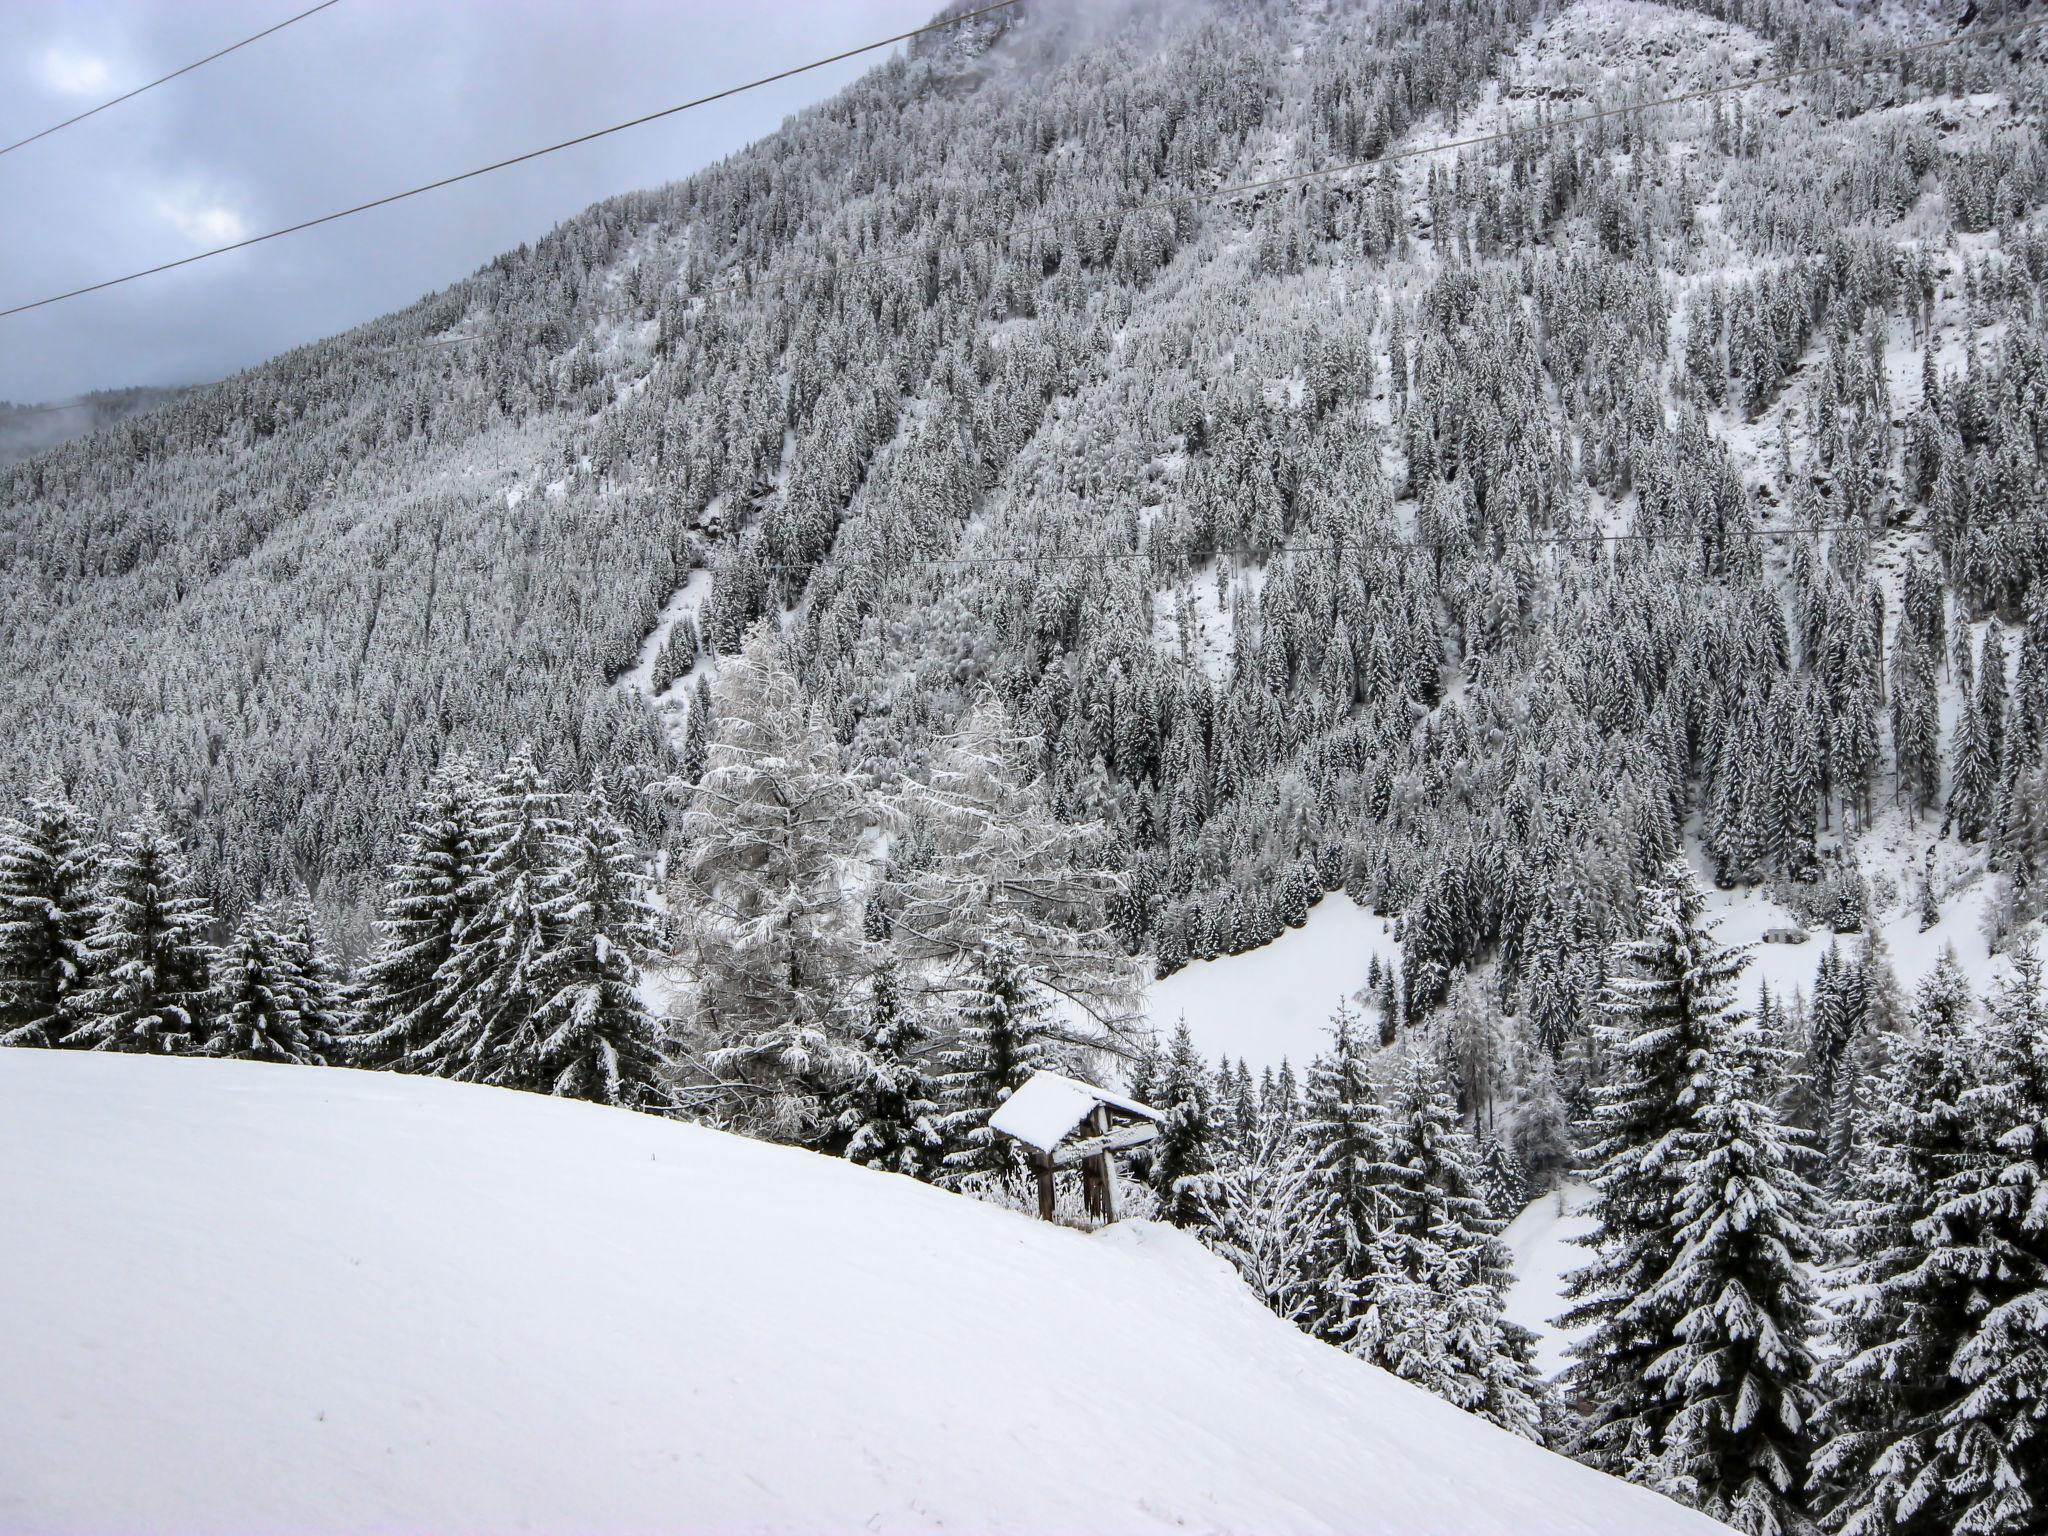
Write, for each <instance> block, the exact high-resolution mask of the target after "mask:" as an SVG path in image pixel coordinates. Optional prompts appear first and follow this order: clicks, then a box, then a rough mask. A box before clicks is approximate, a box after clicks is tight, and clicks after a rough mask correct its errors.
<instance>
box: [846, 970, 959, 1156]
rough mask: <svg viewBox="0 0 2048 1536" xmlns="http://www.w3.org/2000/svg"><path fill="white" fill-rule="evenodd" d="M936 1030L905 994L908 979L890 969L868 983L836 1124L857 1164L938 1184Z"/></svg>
mask: <svg viewBox="0 0 2048 1536" xmlns="http://www.w3.org/2000/svg"><path fill="white" fill-rule="evenodd" d="M930 1041H931V1030H930V1027H929V1026H928V1025H927V1024H926V1023H925V1022H924V1019H923V1018H922V1016H921V1015H920V1013H919V1011H918V1010H917V1008H916V1007H915V1005H914V1004H913V1002H912V1000H911V999H910V998H908V997H906V996H905V995H904V988H903V978H902V974H901V972H900V971H899V969H898V968H897V967H896V966H894V965H884V966H883V967H881V968H880V969H879V970H877V971H876V972H875V974H874V976H873V977H872V978H871V979H870V981H869V983H868V994H867V998H866V1000H865V1003H864V1005H863V1006H862V1008H861V1011H860V1022H859V1024H858V1025H857V1026H856V1027H855V1029H854V1033H853V1046H854V1049H853V1051H852V1052H851V1053H850V1062H849V1066H848V1069H847V1071H846V1074H845V1076H844V1077H843V1078H842V1080H841V1081H840V1083H839V1085H838V1086H837V1088H836V1089H834V1091H833V1094H832V1099H831V1105H830V1110H829V1115H828V1119H829V1122H830V1124H831V1127H832V1129H833V1132H834V1133H835V1134H836V1136H837V1137H838V1138H839V1139H840V1141H841V1143H842V1145H843V1147H844V1150H845V1156H846V1158H847V1160H848V1161H849V1162H855V1163H862V1164H865V1165H866V1166H867V1167H870V1168H880V1169H882V1170H883V1171H884V1172H887V1173H901V1174H907V1175H908V1176H909V1177H911V1178H913V1179H930V1178H931V1177H932V1176H933V1175H934V1174H935V1173H936V1172H937V1170H938V1165H939V1157H940V1154H941V1152H942V1150H943V1149H944V1145H945V1142H944V1138H943V1137H942V1136H941V1135H940V1134H939V1119H940V1111H939V1101H938V1096H937V1095H938V1089H937V1088H936V1086H935V1085H934V1084H933V1082H932V1079H931V1076H930V1074H929V1073H928V1072H927V1070H926V1068H925V1064H924V1063H925V1057H926V1055H927V1053H928V1050H929V1045H930Z"/></svg>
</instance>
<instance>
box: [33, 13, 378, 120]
mask: <svg viewBox="0 0 2048 1536" xmlns="http://www.w3.org/2000/svg"><path fill="white" fill-rule="evenodd" d="M340 3H341V0H320V3H319V4H318V5H316V6H313V7H311V8H310V9H307V10H303V11H301V12H299V14H298V15H296V16H287V17H286V18H285V19H284V20H283V21H280V22H279V23H278V24H277V25H276V26H274V27H265V28H264V29H263V30H262V31H261V32H257V33H254V34H252V35H251V36H248V37H245V38H243V39H242V40H241V41H240V42H239V43H229V44H228V45H227V47H225V48H220V49H216V50H215V51H214V52H212V53H209V54H208V55H207V56H206V57H205V58H203V59H194V60H193V61H192V62H191V63H190V64H187V65H185V66H184V68H182V69H174V70H172V71H171V72H170V73H169V74H168V75H159V76H157V77H156V79H154V80H152V81H150V82H149V84H147V85H138V86H136V87H135V89H134V90H132V91H123V92H122V93H121V94H120V95H119V96H116V97H115V98H114V99H113V100H111V101H103V102H101V103H100V104H99V105H98V106H96V107H92V108H89V109H88V110H86V111H84V112H81V113H79V114H78V115H77V116H76V117H67V118H65V119H64V121H63V122H61V123H52V124H51V125H50V126H49V127H47V128H45V129H43V130H42V132H40V133H32V134H30V135H29V136H28V137H27V138H25V139H16V140H15V141H14V142H13V143H12V144H8V145H6V146H4V147H0V155H11V154H13V153H14V151H16V150H17V149H20V148H22V147H23V146H24V145H27V144H33V143H35V142H36V141H37V140H38V139H47V138H48V137H49V136H50V135H51V134H53V133H57V132H59V131H61V130H63V129H65V128H69V127H70V126H71V125H72V124H73V123H82V122H84V121H85V120H86V119H87V118H88V117H97V116H98V115H99V114H100V113H102V112H104V111H106V110H107V108H109V107H118V106H119V105H121V103H122V102H124V101H133V100H134V99H135V98H136V97H138V96H140V95H141V94H142V93H143V92H144V91H153V90H155V89H156V88H157V87H158V86H160V85H168V84H169V83H170V82H171V81H173V80H175V79H177V78H178V77H179V76H180V75H189V74H191V73H192V71H193V70H195V69H199V68H202V67H204V66H205V65H208V64H211V63H212V62H213V61H214V60H215V59H224V58H226V57H227V56H228V55H229V54H231V53H233V52H234V51H235V50H236V49H238V48H246V47H248V46H249V45H250V44H251V43H260V42H262V41H263V39H264V38H266V37H269V36H270V35H271V34H272V33H273V32H282V31H283V30H284V29H285V28H286V27H289V26H291V25H292V24H293V23H294V22H300V21H304V20H305V19H306V18H307V17H308V16H313V15H317V14H318V13H319V12H321V11H324V10H326V9H327V8H328V7H329V6H330V5H339V4H340Z"/></svg>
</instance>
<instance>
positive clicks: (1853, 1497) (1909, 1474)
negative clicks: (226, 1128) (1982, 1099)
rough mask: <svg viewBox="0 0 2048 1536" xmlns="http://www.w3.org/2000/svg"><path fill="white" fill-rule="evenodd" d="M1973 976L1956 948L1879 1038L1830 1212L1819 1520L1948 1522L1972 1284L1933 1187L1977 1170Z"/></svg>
mask: <svg viewBox="0 0 2048 1536" xmlns="http://www.w3.org/2000/svg"><path fill="white" fill-rule="evenodd" d="M1971 1009H1972V1004H1971V1000H1970V992H1969V985H1968V983H1967V982H1966V981H1965V980H1964V978H1963V974H1962V970H1961V967H1959V966H1958V965H1957V964H1956V961H1955V956H1954V955H1953V954H1952V953H1944V954H1943V955H1942V957H1941V959H1940V960H1939V961H1938V962H1937V963H1936V966H1935V969H1934V971H1933V972H1932V974H1930V975H1929V976H1928V978H1927V980H1926V981H1924V982H1922V983H1921V986H1920V990H1919V994H1918V997H1917V999H1916V1001H1915V1006H1914V1010H1913V1020H1912V1026H1911V1028H1910V1030H1909V1031H1908V1032H1907V1033H1906V1034H1905V1035H1904V1036H1902V1037H1894V1038H1892V1039H1888V1040H1886V1041H1884V1042H1883V1043H1882V1046H1881V1050H1882V1054H1881V1057H1880V1060H1879V1063H1878V1069H1877V1071H1876V1072H1875V1073H1874V1074H1873V1077H1872V1080H1871V1084H1870V1091H1871V1094H1872V1096H1873V1098H1874V1100H1875V1102H1874V1104H1873V1105H1872V1106H1871V1107H1870V1109H1869V1111H1868V1113H1867V1115H1866V1124H1867V1125H1868V1127H1869V1133H1870V1134H1869V1143H1868V1145H1866V1146H1865V1147H1864V1149H1863V1167H1862V1169H1861V1172H1860V1176H1859V1178H1858V1180H1857V1182H1856V1185H1855V1187H1854V1189H1853V1191H1852V1193H1851V1196H1850V1198H1848V1199H1847V1200H1845V1201H1844V1202H1843V1203H1842V1205H1841V1206H1840V1207H1839V1208H1838V1210H1837V1213H1836V1218H1835V1226H1836V1239H1835V1242H1836V1246H1837V1247H1838V1248H1840V1249H1842V1250H1843V1251H1844V1252H1845V1253H1846V1254H1847V1256H1848V1260H1849V1262H1848V1263H1847V1264H1846V1265H1844V1266H1843V1267H1842V1268H1841V1269H1840V1270H1839V1271H1838V1272H1837V1273H1836V1274H1835V1275H1834V1276H1833V1277H1832V1281H1831V1283H1832V1286H1833V1289H1834V1292H1835V1297H1834V1314H1835V1322H1834V1326H1833V1330H1832V1331H1833V1335H1834V1343H1835V1352H1834V1357H1833V1364H1832V1367H1831V1369H1830V1372H1829V1379H1828V1384H1827V1385H1828V1390H1827V1392H1826V1393H1825V1394H1824V1397H1823V1402H1822V1406H1821V1410H1820V1413H1819V1416H1818V1420H1817V1426H1816V1427H1817V1430H1818V1433H1819V1434H1820V1436H1821V1443H1820V1447H1819V1449H1818V1450H1817V1451H1816V1453H1815V1455H1814V1458H1813V1475H1812V1481H1813V1484H1814V1489H1815V1493H1816V1497H1817V1500H1818V1502H1819V1503H1820V1504H1821V1505H1822V1507H1823V1509H1824V1510H1825V1513H1826V1517H1827V1524H1828V1527H1829V1529H1831V1530H1837V1531H1843V1532H1855V1533H1858V1536H1935V1533H1945V1532H1948V1531H1952V1530H1954V1529H1955V1528H1956V1520H1957V1515H1958V1505H1957V1503H1956V1502H1955V1500H1954V1499H1953V1498H1952V1496H1951V1495H1950V1493H1949V1491H1948V1490H1949V1481H1950V1477H1951V1475H1952V1471H1953V1469H1952V1467H1951V1466H1950V1465H1949V1464H1948V1462H1947V1460H1946V1457H1945V1456H1944V1454H1943V1451H1942V1449H1941V1447H1940V1446H1939V1445H1938V1444H1937V1436H1938V1435H1939V1433H1940V1429H1941V1418H1942V1415H1943V1413H1944V1412H1945V1411H1946V1409H1947V1408H1948V1406H1949V1405H1950V1404H1951V1403H1953V1402H1954V1401H1955V1399H1956V1397H1957V1396H1958V1388H1957V1386H1956V1384H1955V1381H1954V1378H1953V1376H1952V1375H1951V1363H1952V1361H1953V1359H1954V1356H1955V1353H1956V1350H1957V1348H1958V1347H1959V1346H1960V1345H1961V1344H1962V1342H1963V1339H1964V1337H1965V1335H1966V1333H1967V1331H1968V1329H1969V1327H1970V1319H1971V1316H1972V1314H1973V1311H1974V1309H1975V1302H1974V1286H1973V1283H1972V1280H1971V1277H1970V1275H1969V1273H1968V1269H1967V1266H1966V1265H1965V1264H1963V1263H1960V1262H1958V1261H1957V1259H1956V1255H1955V1250H1956V1249H1957V1248H1958V1247H1959V1246H1962V1245H1964V1244H1966V1243H1967V1242H1968V1240H1969V1234H1968V1231H1967V1229H1965V1228H1963V1227H1960V1226H1957V1225H1954V1224H1952V1223H1951V1222H1950V1221H1948V1220H1947V1219H1945V1218H1943V1217H1941V1216H1940V1215H1939V1214H1938V1212H1939V1207H1940V1204H1941V1194H1940V1191H1941V1189H1942V1187H1943V1186H1944V1184H1946V1183H1947V1181H1949V1180H1950V1179H1952V1178H1954V1177H1955V1176H1956V1175H1957V1174H1958V1173H1960V1172H1962V1171H1964V1170H1966V1169H1970V1170H1976V1171H1980V1172H1981V1171H1983V1170H1986V1169H1987V1168H1988V1166H1989V1159H1988V1158H1987V1157H1986V1156H1985V1155H1984V1153H1983V1151H1982V1149H1981V1148H1979V1147H1978V1146H1976V1145H1975V1144H1974V1140H1973V1136H1972V1125H1971V1119H1970V1109H1969V1106H1968V1105H1967V1103H1966V1102H1965V1100H1966V1096H1967V1095H1968V1094H1969V1092H1970V1090H1971V1088H1972V1085H1973V1083H1974V1081H1975V1077H1974V1068H1975V1063H1976V1059H1977V1054H1978V1053H1977V1049H1976V1041H1975V1030H1974V1029H1973V1027H1972V1020H1971Z"/></svg>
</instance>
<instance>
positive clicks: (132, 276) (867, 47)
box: [0, 0, 1022, 320]
mask: <svg viewBox="0 0 2048 1536" xmlns="http://www.w3.org/2000/svg"><path fill="white" fill-rule="evenodd" d="M329 3H330V4H331V3H333V0H329ZM1021 3H1022V0H994V3H993V4H991V5H984V6H982V7H980V8H979V9H978V10H972V11H968V12H965V13H964V14H962V15H959V16H949V17H947V18H946V19H945V20H943V21H934V22H928V23H927V24H925V25H924V26H921V27H913V28H912V29H911V30H910V31H908V32H899V33H897V34H896V35H895V36H894V37H885V38H882V39H880V40H879V41H876V42H872V43H862V44H861V45H860V46H859V47H858V48H848V49H845V50H844V51H842V52H839V53H835V54H830V55H828V56H827V57H825V58H822V59H813V60H811V62H810V63H808V64H798V65H794V66H792V67H791V68H789V69H782V70H777V71H776V72H775V73H774V74H772V75H763V76H761V78H760V79H758V80H749V81H747V82H745V83H744V84H742V85H731V86H727V87H726V88H725V89H724V90H721V91H713V92H711V94H709V95H708V96H699V97H696V98H695V99H693V100H690V101H684V102H678V103H677V104H676V105H675V106H672V107H663V108H662V109H661V110H660V111H658V112H647V113H643V114H642V115H641V116H639V117H633V118H628V119H627V120H626V121H625V122H623V123H613V124H612V125H611V126H610V127H608V128H597V129H593V130H592V131H591V132H589V133H579V134H577V135H576V136H575V137H574V138H569V139H563V140H560V141H559V142H557V143H554V144H546V145H543V146H541V147H540V148H539V149H529V150H527V151H526V152H525V153H524V154H519V155H511V156H508V157H506V158H505V159H503V160H494V161H492V162H491V163H490V164H489V165H480V166H477V167H476V168H475V169H474V170H468V171H459V172H457V173H456V174H455V175H453V176H443V177H440V178H439V179H437V180H434V181H427V182H422V183H421V184H420V185H418V186H416V187H408V188H406V189H405V190H404V191H403V192H391V193H387V194H386V195H385V196H383V197H374V198H371V199H370V200H369V201H368V202H365V203H357V204H356V205H355V206H353V207H351V208H342V209H339V210H337V211H336V212H334V213H323V214H321V215H320V216H319V217H318V218H313V219H302V220H300V221H299V222H298V223H296V224H287V225H285V226H284V227H283V228H282V229H273V230H269V231H267V232H265V233H263V234H260V235H250V236H249V237H248V238H247V239H244V240H235V241H231V242H230V243H228V244H226V245H217V246H215V247H213V249H211V250H206V251H198V252H195V253H194V254H192V255H190V256H180V257H179V258H178V259H177V260H176V261H164V262H159V263H157V265H155V266H153V267H144V268H142V269H141V270H140V271H138V272H129V273H125V274H124V275H122V276H120V277H110V278H107V279H106V280H104V281H103V282H97V283H88V284H86V285H85V286H84V287H82V288H73V289H70V290H69V291H67V292H64V293H53V294H51V295H50V296H49V297H47V298H42V299H34V300H31V301H30V302H29V303H26V304H16V305H15V306H13V307H12V308H11V309H0V320H4V319H6V318H7V317H8V316H10V315H20V314H26V313H27V312H28V311H30V310H32V309H42V308H43V307H45V306H46V305H50V304H61V303H63V302H64V301H65V300H66V299H76V298H80V297H83V296H84V295H85V294H88V293H98V292H100V291H101V290H102V289H105V288H118V287H119V286H120V285H121V284H123V283H132V282H135V281H136V280H138V279H140V278H145V277H154V276H156V275H157V274H158V273H159V272H170V271H174V270H175V269H177V268H179V267H189V266H191V265H192V264H193V263H195V262H201V261H209V260H211V259H212V258H213V257H215V256H225V255H227V254H228V253H229V252H230V251H242V250H247V249H248V248H249V247H250V246H252V245H261V244H263V243H264V242H265V241H266V240H278V239H282V238H283V237H284V236H286V235H295V234H298V233H299V232H301V231H302V230H308V229H317V228H318V227H319V226H321V225H322V224H332V223H335V222H336V221H337V220H340V219H347V218H353V217H354V216H355V215H357V214H359V213H368V212H369V211H370V210H371V209H373V208H384V207H388V206H389V205H391V204H392V203H402V202H404V201H405V200H406V199H407V198H411V197H419V196H421V195H423V194H424V193H428V192H437V191H439V190H440V189H441V188H443V187H452V186H454V185H456V184H457V183H458V182H464V181H473V180H475V179H476V178H477V177H479V176H488V175H490V174H491V173H492V172H493V171H502V170H505V169H506V168H508V167H510V166H514V165H524V164H525V163H526V162H527V161H529V160H538V159H540V158H541V157H542V156H543V155H552V154H556V153H559V152H560V151H562V150H565V149H573V148H574V147H575V146H577V145H579V144H588V143H591V142H592V141H593V140H596V139H602V138H608V137H609V136H610V135H612V134H615V133H624V132H625V131H626V130H627V129H628V128H639V127H642V126H644V125H645V124H648V123H652V122H658V121H660V120H661V119H662V118H666V117H674V116H675V115H676V114H677V113H679V112H688V111H691V110H693V109H694V108H697V107H704V106H709V105H710V104H711V103H713V102H716V101H724V100H726V99H727V98H729V97H733V96H738V95H741V94H743V93H744V92H747V91H755V90H759V89H760V88H761V87H762V86H764V85H774V84H775V83H776V82H778V81H782V80H788V79H792V78H793V77H795V76H797V75H802V74H808V73H809V72H810V71H812V70H814V69H823V68H825V67H826V66H827V65H829V64H838V63H842V62H844V61H845V60H847V59H852V58H858V57H859V56H860V55H861V54H864V53H873V52H875V51H876V50H877V49H880V48H889V47H893V46H894V45H895V44H897V43H901V42H908V41H909V40H910V39H912V38H915V37H923V36H924V35H925V34H926V33H928V32H937V31H940V30H942V29H944V28H946V27H957V26H959V25H961V24H962V23H964V22H969V21H973V20H974V19H975V18H976V17H980V16H986V15H988V14H990V13H991V12H993V11H1003V10H1008V9H1010V8H1011V7H1012V6H1015V5H1018V4H1021Z"/></svg>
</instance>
